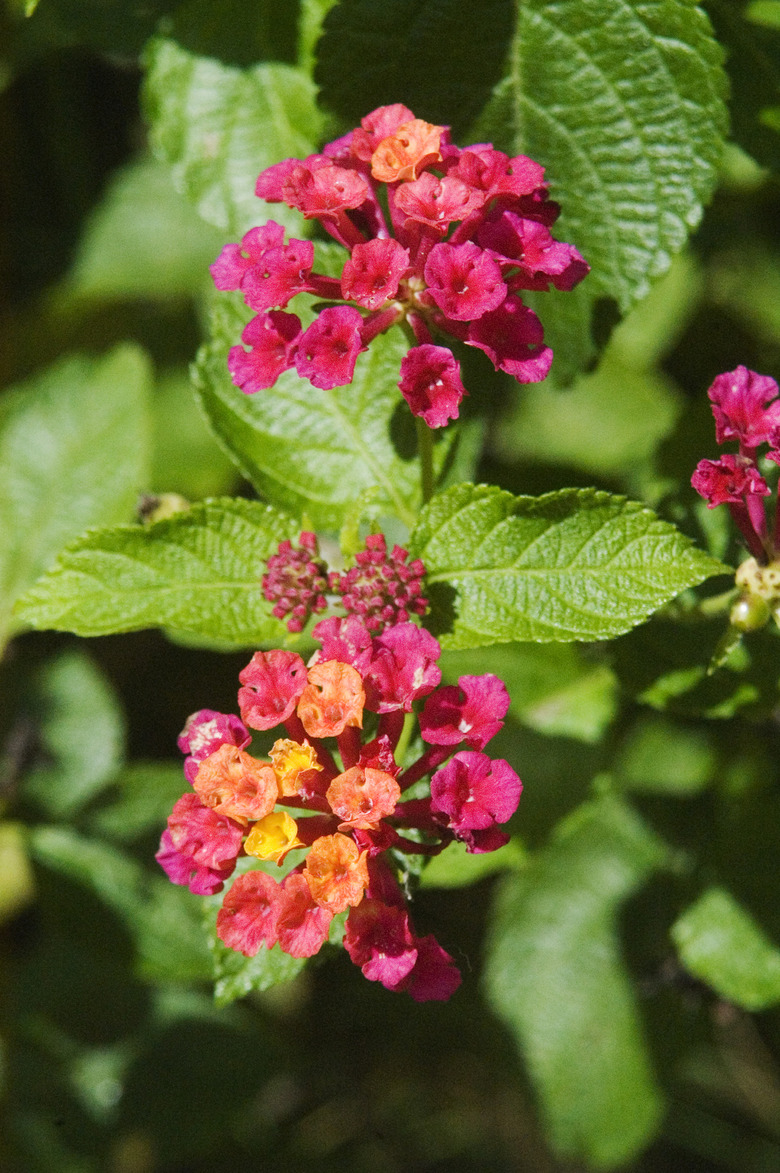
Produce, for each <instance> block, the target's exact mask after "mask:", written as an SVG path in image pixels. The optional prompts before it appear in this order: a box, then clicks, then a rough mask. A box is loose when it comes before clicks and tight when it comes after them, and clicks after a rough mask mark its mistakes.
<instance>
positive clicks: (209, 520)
mask: <svg viewBox="0 0 780 1173" xmlns="http://www.w3.org/2000/svg"><path fill="white" fill-rule="evenodd" d="M296 532H297V526H296V525H295V523H294V522H293V521H292V519H291V518H288V517H285V516H284V515H283V514H280V513H278V512H276V510H274V509H272V508H271V507H270V506H268V505H261V504H260V503H259V502H256V501H244V500H240V499H232V498H216V499H214V500H211V501H203V502H200V503H199V504H197V505H194V506H193V507H192V508H191V509H189V510H187V511H186V512H183V513H178V514H176V515H175V516H173V517H171V518H169V519H167V520H164V521H158V522H154V523H153V524H152V525H149V526H140V525H136V526H129V525H128V526H117V527H116V528H114V529H102V530H90V531H89V532H88V533H86V534H85V535H84V536H83V537H82V538H80V539H79V540H78V541H76V542H73V543H72V544H71V545H70V546H69V547H68V548H67V549H66V550H64V551H63V553H62V555H61V556H60V558H59V560H58V562H57V563H56V565H55V566H54V567H53V569H52V570H51V571H50V572H49V574H48V575H46V576H45V577H44V578H42V579H41V580H40V581H39V582H38V583H36V585H35V586H34V587H33V588H32V589H31V590H30V591H28V592H27V594H26V595H25V597H24V599H23V600H22V601H21V603H20V613H21V615H22V617H23V618H24V620H25V621H26V622H28V623H30V624H32V626H33V627H53V628H56V629H57V630H60V631H74V632H75V633H76V634H77V635H104V634H106V633H107V632H113V631H136V630H138V629H139V628H143V627H168V626H170V627H173V628H175V629H177V630H179V631H183V632H189V633H191V634H193V635H202V636H206V637H210V638H213V639H216V640H224V641H227V642H232V643H235V644H239V645H245V646H251V645H255V646H256V645H257V644H259V643H262V642H263V641H264V640H275V639H282V638H284V636H285V635H286V628H285V626H284V625H283V624H282V623H281V621H280V620H278V619H275V618H274V617H273V616H272V615H271V610H270V605H269V604H268V603H267V602H266V600H265V599H264V597H263V594H262V591H261V589H260V579H261V577H262V574H263V571H264V563H265V560H266V559H267V558H268V556H269V555H270V554H271V553H275V552H276V549H277V547H278V545H279V542H280V541H282V539H284V538H290V537H292V536H294V534H295V533H296Z"/></svg>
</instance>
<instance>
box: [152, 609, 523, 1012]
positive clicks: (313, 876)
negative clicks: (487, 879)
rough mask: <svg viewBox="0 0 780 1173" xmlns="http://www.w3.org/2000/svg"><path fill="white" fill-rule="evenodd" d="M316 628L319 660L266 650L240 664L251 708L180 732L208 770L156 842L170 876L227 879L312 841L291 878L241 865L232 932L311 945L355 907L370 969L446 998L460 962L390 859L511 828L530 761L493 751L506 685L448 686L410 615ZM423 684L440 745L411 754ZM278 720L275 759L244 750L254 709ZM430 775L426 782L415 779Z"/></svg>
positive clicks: (191, 882)
mask: <svg viewBox="0 0 780 1173" xmlns="http://www.w3.org/2000/svg"><path fill="white" fill-rule="evenodd" d="M314 634H315V637H316V638H318V639H319V640H320V643H321V650H320V651H319V652H318V653H317V654H316V655H315V656H314V657H313V659H312V661H311V662H310V664H309V665H308V667H307V665H305V664H304V662H303V660H302V659H301V658H300V656H298V655H296V654H295V653H294V652H285V651H270V652H256V653H255V655H254V656H253V657H252V660H251V661H250V663H249V664H248V666H247V667H246V668H245V669H244V670H243V671H242V672H241V673H240V680H241V684H242V687H241V688H240V689H239V693H238V702H239V708H240V711H241V718H240V719H239V718H238V717H236V716H233V715H227V714H222V713H216V712H214V711H212V710H201V711H200V712H199V713H196V714H195V715H194V716H193V717H191V718H190V719H189V721H188V722H187V725H186V726H185V730H184V733H183V734H182V736H181V738H180V742H179V744H180V747H181V749H182V750H183V752H184V753H185V754H186V755H187V759H186V763H185V769H186V774H187V778H188V780H191V781H192V782H193V787H194V788H193V790H191V791H188V792H187V793H186V794H184V795H183V796H182V798H180V799H179V801H178V802H177V803H176V805H175V807H174V809H173V812H172V814H171V816H170V818H169V820H168V828H167V830H166V831H165V832H164V833H163V836H162V841H161V844H160V851H159V852H158V855H157V859H158V860H159V862H160V864H161V866H162V867H163V869H164V870H165V872H166V873H167V875H168V876H169V878H170V879H171V880H172V881H173V882H174V883H176V884H185V885H188V886H189V887H190V889H191V890H192V891H193V892H198V893H203V894H213V893H216V892H219V891H221V890H222V888H223V887H224V884H225V881H226V880H227V879H228V878H229V877H230V876H231V875H232V873H233V871H234V869H235V867H236V863H237V861H238V860H239V858H241V857H248V858H256V859H260V860H265V861H273V860H276V861H278V862H280V863H281V862H282V860H283V859H284V857H285V856H286V855H288V854H289V853H290V852H298V851H302V852H305V855H304V857H303V859H302V860H300V861H299V862H297V863H296V864H295V866H294V867H293V869H292V870H291V871H290V872H289V874H288V875H287V876H286V877H285V878H284V880H282V881H281V882H279V881H277V880H276V879H274V878H273V876H271V875H269V874H268V873H267V872H266V871H262V870H258V869H257V868H254V869H252V870H249V871H244V872H242V873H241V874H240V875H238V876H237V877H236V878H235V879H234V881H233V883H232V886H231V887H230V888H229V890H228V891H227V893H226V894H225V897H224V900H223V904H222V907H221V909H220V911H219V913H218V916H217V934H218V936H219V937H220V938H221V940H222V941H223V942H224V943H225V944H226V945H227V946H228V947H230V948H231V949H235V950H237V951H238V952H240V953H243V954H245V955H246V956H248V957H251V956H254V955H255V954H256V953H257V952H258V950H259V949H261V948H264V947H265V948H271V947H272V946H273V945H275V944H277V943H278V945H279V948H280V949H282V950H283V951H284V952H285V953H288V954H289V955H290V956H292V957H310V956H312V955H313V954H315V953H317V952H318V951H319V950H320V949H321V947H322V945H323V944H324V943H325V941H326V940H327V939H328V935H329V932H330V926H331V922H332V920H333V918H334V916H338V915H339V914H343V913H345V912H346V913H347V916H346V925H345V933H344V945H345V948H346V950H347V953H348V954H349V956H350V958H351V959H352V961H353V962H354V963H355V964H356V965H358V966H359V967H360V968H361V970H362V972H363V973H364V974H365V976H366V977H367V978H368V979H369V980H370V981H378V982H380V983H381V984H382V985H384V986H385V987H386V988H387V989H390V990H396V991H402V990H403V991H407V992H408V993H409V994H410V995H411V997H412V998H414V999H416V1000H417V1001H421V1002H422V1001H428V1000H431V999H438V1000H443V999H446V998H449V997H450V995H451V994H452V993H453V992H454V991H455V990H456V989H457V987H458V985H459V983H460V974H459V973H458V970H457V968H456V967H455V964H454V962H453V959H452V957H450V955H449V954H448V953H447V952H445V950H444V949H443V948H442V947H441V945H439V944H438V942H437V941H436V940H435V938H434V937H431V936H425V937H420V936H418V935H417V933H416V932H415V929H414V926H413V924H412V921H411V917H410V914H409V908H408V906H407V902H406V897H405V895H404V891H403V889H402V887H401V884H400V883H399V880H398V878H397V875H396V867H397V865H396V864H394V862H393V860H394V859H397V858H398V855H399V854H401V855H403V854H407V855H428V856H430V855H435V854H437V853H438V852H440V851H442V850H443V848H444V847H446V846H447V845H448V844H449V843H451V842H452V841H453V840H455V839H458V840H460V841H461V842H463V843H465V845H466V848H467V850H468V851H470V852H485V851H494V850H495V849H496V848H498V847H500V846H502V844H503V843H505V842H506V840H507V835H506V833H505V832H504V831H502V830H501V829H500V827H499V824H502V823H505V822H506V821H507V820H508V819H509V818H510V817H511V815H512V814H513V813H514V811H515V809H516V807H517V804H518V801H519V798H520V793H521V789H522V787H521V783H520V779H519V778H518V777H517V774H516V773H515V772H514V770H513V769H512V767H511V766H510V765H509V764H508V763H507V762H505V761H503V760H500V759H496V760H492V759H490V758H489V757H488V756H487V754H485V753H482V752H481V750H482V748H483V747H484V746H485V744H486V743H487V741H488V740H489V739H490V737H492V735H493V734H494V733H496V732H497V731H498V730H499V729H500V728H501V725H502V723H503V721H502V719H503V717H504V715H505V713H506V710H507V705H508V697H507V694H506V690H505V688H504V686H503V684H502V683H501V681H499V680H498V678H497V677H495V676H492V675H486V676H464V677H461V680H460V683H459V685H458V686H457V687H455V686H450V687H448V688H442V689H439V687H438V686H439V683H440V680H441V672H440V670H439V667H438V664H437V663H436V661H437V660H438V657H439V653H440V649H439V645H438V643H437V642H436V640H435V639H434V638H433V636H431V635H430V634H429V633H428V632H427V631H425V630H423V629H421V628H419V627H416V626H415V625H414V624H412V623H398V624H395V625H393V626H390V627H387V628H385V630H384V631H383V632H381V634H379V635H377V636H372V634H371V632H370V631H369V629H368V627H366V625H365V624H364V623H362V621H361V620H360V619H358V618H357V617H356V616H354V615H352V616H348V617H347V618H345V619H335V618H334V619H327V620H323V621H322V622H320V623H319V624H318V625H317V626H316V627H315V629H314ZM425 698H427V699H426V703H425V708H424V710H423V714H424V715H423V718H422V721H421V732H422V736H423V738H424V740H426V741H427V742H428V746H427V748H426V749H425V750H424V752H423V753H422V754H421V755H420V756H419V757H418V758H417V759H416V760H415V761H413V762H412V763H410V764H407V763H406V762H404V761H397V760H396V756H395V755H396V751H397V749H398V747H399V744H401V734H402V732H403V731H404V727H405V725H406V724H407V723H408V722H409V721H411V720H414V717H413V716H412V714H413V712H414V709H413V706H414V705H415V702H417V701H422V700H423V699H425ZM407 714H408V716H407ZM277 725H278V726H280V731H279V732H280V736H279V737H278V738H277V740H276V741H275V743H274V745H273V748H272V749H271V753H270V760H269V761H260V760H258V759H256V758H254V757H253V756H252V755H251V754H249V753H247V752H246V749H245V748H244V747H245V746H246V744H247V740H248V736H249V734H248V728H247V727H249V728H251V729H259V730H269V729H273V728H274V727H275V726H277ZM409 732H410V731H409V730H406V736H405V737H404V740H403V743H404V744H409V740H408V738H409ZM329 741H330V742H331V744H328V742H329ZM475 747H478V751H477V750H476V749H475ZM195 767H197V768H196V771H195V774H194V777H192V778H190V776H191V775H192V773H193V768H195ZM426 778H430V786H429V787H426V786H425V785H424V784H423V790H427V791H428V793H427V797H421V796H420V786H419V785H415V784H420V783H422V782H423V780H424V779H426ZM413 785H414V786H415V791H414V793H415V797H413V798H412V797H408V795H406V796H405V792H407V791H408V790H409V789H410V787H412V786H413ZM291 811H292V812H293V813H294V815H295V818H293V817H292V815H291V813H290V812H291ZM391 848H392V851H393V857H392V858H390V857H389V856H388V851H389V849H391Z"/></svg>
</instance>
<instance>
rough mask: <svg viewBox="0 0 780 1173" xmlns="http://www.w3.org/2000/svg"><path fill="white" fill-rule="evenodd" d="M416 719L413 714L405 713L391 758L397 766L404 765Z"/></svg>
mask: <svg viewBox="0 0 780 1173" xmlns="http://www.w3.org/2000/svg"><path fill="white" fill-rule="evenodd" d="M415 720H416V717H415V715H414V713H406V715H405V716H404V727H403V729H402V730H401V736H400V737H399V738H398V745H397V746H396V747H395V752H394V754H393V756H394V757H395V760H396V761H397V762H398V764H399V766H403V765H404V761H405V759H406V754H407V751H408V749H409V742H410V741H411V740H412V730H413V729H414V724H415Z"/></svg>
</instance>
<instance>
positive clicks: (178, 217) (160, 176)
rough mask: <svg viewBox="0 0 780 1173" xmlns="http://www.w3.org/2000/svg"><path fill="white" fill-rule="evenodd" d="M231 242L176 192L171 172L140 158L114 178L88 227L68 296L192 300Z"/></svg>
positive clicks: (68, 289)
mask: <svg viewBox="0 0 780 1173" xmlns="http://www.w3.org/2000/svg"><path fill="white" fill-rule="evenodd" d="M223 244H224V238H223V235H222V233H221V232H218V231H217V230H216V229H212V228H209V227H206V226H205V225H204V224H203V221H202V220H201V218H200V217H199V216H198V215H197V214H196V213H195V211H194V210H193V208H192V205H191V204H190V203H189V202H188V201H187V200H185V199H184V198H183V197H182V196H181V195H180V194H179V193H178V192H177V191H176V189H175V188H174V186H173V177H172V175H171V171H170V168H169V167H166V166H164V165H163V164H162V163H159V162H156V161H155V160H153V159H148V158H144V159H140V160H139V161H138V162H136V163H131V164H130V165H129V166H127V167H124V168H123V169H122V170H121V171H119V172H118V173H117V174H116V175H115V176H114V177H113V179H112V181H111V184H110V186H109V188H108V191H107V192H106V195H105V196H104V198H103V200H102V201H101V203H100V204H99V205H98V207H97V208H96V210H95V211H94V212H93V214H92V216H91V217H90V219H89V221H88V222H87V226H86V229H85V231H84V234H83V235H82V237H81V240H80V242H79V249H78V253H77V255H76V260H75V262H74V266H73V270H72V272H71V274H70V278H69V281H68V286H67V292H68V293H69V294H75V295H76V296H79V297H89V298H133V297H149V298H165V297H192V296H193V295H194V294H196V293H197V292H198V291H199V290H200V289H201V288H202V287H203V286H204V285H205V284H207V283H208V281H209V272H208V266H209V265H210V264H211V262H212V261H213V260H214V258H215V257H216V256H217V255H218V253H219V251H220V249H221V248H222V245H223Z"/></svg>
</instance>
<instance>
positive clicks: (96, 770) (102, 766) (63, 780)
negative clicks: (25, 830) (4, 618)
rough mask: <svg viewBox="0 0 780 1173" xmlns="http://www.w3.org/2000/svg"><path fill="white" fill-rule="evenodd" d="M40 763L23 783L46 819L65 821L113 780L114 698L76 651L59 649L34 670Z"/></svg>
mask: <svg viewBox="0 0 780 1173" xmlns="http://www.w3.org/2000/svg"><path fill="white" fill-rule="evenodd" d="M31 707H32V708H33V714H34V719H35V721H36V723H37V724H38V742H39V745H40V749H41V753H42V757H43V758H44V761H45V764H39V765H36V766H34V767H33V768H32V769H31V770H30V772H29V773H28V774H27V775H26V777H25V779H24V782H23V793H24V795H25V797H27V798H32V799H33V801H35V802H36V803H37V804H38V805H39V806H40V807H41V808H42V809H43V810H45V811H46V813H47V814H48V815H49V817H50V818H53V819H68V818H72V816H73V815H74V814H75V813H76V812H77V811H78V810H79V809H80V808H81V807H83V806H84V805H85V804H86V803H87V802H89V800H90V799H91V798H93V797H94V796H95V795H96V794H97V793H98V792H99V791H100V790H102V789H103V787H104V786H106V785H107V784H108V783H109V782H111V781H112V779H113V778H114V776H115V774H116V772H117V770H118V769H119V767H120V765H121V762H122V758H123V753H124V721H123V718H122V713H121V711H120V709H119V705H118V703H117V698H116V696H115V695H114V693H113V690H112V689H111V687H110V685H109V684H108V682H107V681H106V679H105V677H104V676H103V675H102V673H101V672H99V671H98V669H97V668H96V667H95V666H94V664H93V663H92V661H91V660H90V658H89V657H88V656H87V655H85V654H84V652H82V651H69V652H64V653H63V654H62V655H60V656H58V657H57V659H55V660H53V661H51V662H49V663H48V664H46V665H45V667H44V668H43V669H42V670H41V671H40V672H39V674H38V677H37V679H36V680H35V681H34V684H33V696H32V698H31Z"/></svg>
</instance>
